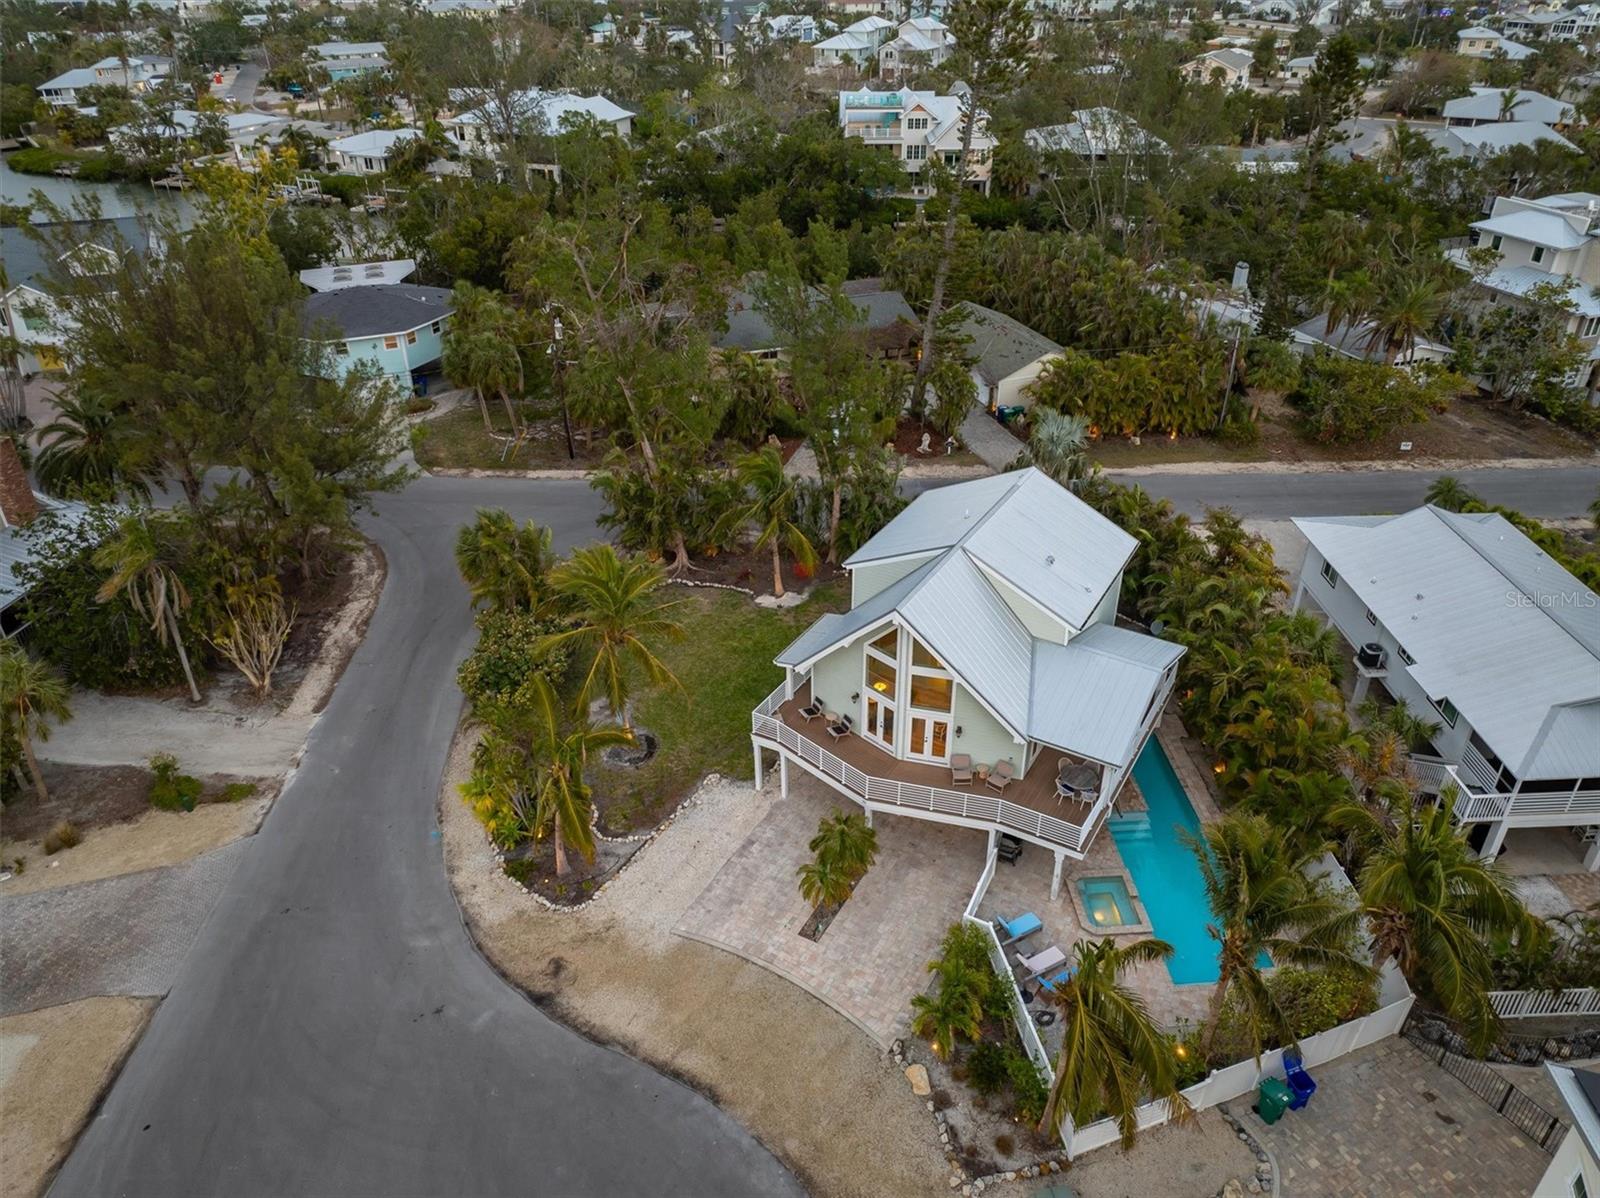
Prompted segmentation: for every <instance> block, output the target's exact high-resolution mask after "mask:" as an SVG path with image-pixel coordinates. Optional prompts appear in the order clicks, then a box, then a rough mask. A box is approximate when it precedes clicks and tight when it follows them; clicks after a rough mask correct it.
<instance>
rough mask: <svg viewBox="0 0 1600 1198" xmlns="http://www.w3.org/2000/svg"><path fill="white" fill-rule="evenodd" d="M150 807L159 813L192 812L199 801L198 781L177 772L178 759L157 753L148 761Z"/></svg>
mask: <svg viewBox="0 0 1600 1198" xmlns="http://www.w3.org/2000/svg"><path fill="white" fill-rule="evenodd" d="M150 773H151V775H152V777H151V779H150V806H152V807H155V808H157V809H158V810H161V811H193V810H194V805H195V804H196V803H197V802H199V801H200V791H201V789H202V788H201V785H200V779H198V778H195V777H192V776H191V775H189V774H180V773H179V772H178V759H177V758H176V757H174V756H173V755H172V754H171V753H157V754H156V755H155V756H154V757H152V758H151V759H150Z"/></svg>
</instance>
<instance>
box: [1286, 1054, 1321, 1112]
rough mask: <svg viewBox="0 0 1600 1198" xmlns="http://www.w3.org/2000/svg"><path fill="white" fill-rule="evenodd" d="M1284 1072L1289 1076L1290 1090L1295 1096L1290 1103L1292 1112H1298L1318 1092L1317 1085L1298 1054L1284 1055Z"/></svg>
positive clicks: (1287, 1078)
mask: <svg viewBox="0 0 1600 1198" xmlns="http://www.w3.org/2000/svg"><path fill="white" fill-rule="evenodd" d="M1283 1071H1284V1073H1285V1074H1286V1075H1287V1077H1286V1079H1285V1080H1287V1081H1288V1083H1289V1090H1290V1092H1291V1093H1292V1094H1293V1095H1294V1098H1293V1100H1292V1101H1291V1102H1290V1103H1289V1109H1290V1110H1291V1111H1298V1110H1299V1109H1300V1108H1301V1107H1303V1106H1305V1105H1306V1103H1308V1102H1310V1101H1311V1096H1312V1095H1313V1094H1315V1093H1316V1092H1317V1083H1316V1082H1315V1081H1313V1080H1312V1078H1311V1075H1310V1074H1309V1073H1307V1072H1306V1068H1305V1065H1304V1064H1302V1063H1301V1058H1300V1054H1299V1053H1298V1052H1285V1053H1284V1054H1283Z"/></svg>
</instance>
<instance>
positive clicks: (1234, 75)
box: [1178, 50, 1255, 91]
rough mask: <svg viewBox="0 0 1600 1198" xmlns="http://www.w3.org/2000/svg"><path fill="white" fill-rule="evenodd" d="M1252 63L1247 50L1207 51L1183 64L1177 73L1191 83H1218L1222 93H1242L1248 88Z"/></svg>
mask: <svg viewBox="0 0 1600 1198" xmlns="http://www.w3.org/2000/svg"><path fill="white" fill-rule="evenodd" d="M1254 62H1255V57H1254V55H1252V54H1251V53H1250V52H1249V51H1248V50H1207V51H1206V52H1205V53H1204V54H1202V55H1200V57H1199V58H1194V59H1190V60H1189V61H1188V62H1186V63H1184V64H1183V65H1182V66H1181V67H1179V68H1178V73H1179V74H1180V75H1182V76H1183V77H1184V78H1185V79H1187V80H1189V82H1191V83H1218V84H1221V85H1222V88H1223V90H1224V91H1243V90H1244V89H1245V88H1247V87H1249V86H1250V68H1251V66H1252V65H1253V64H1254Z"/></svg>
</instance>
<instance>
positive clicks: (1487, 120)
mask: <svg viewBox="0 0 1600 1198" xmlns="http://www.w3.org/2000/svg"><path fill="white" fill-rule="evenodd" d="M1575 115H1576V110H1575V109H1574V108H1573V107H1572V105H1571V104H1568V103H1566V102H1565V101H1564V100H1556V99H1552V98H1551V97H1550V96H1547V95H1545V94H1544V93H1543V92H1535V91H1528V90H1527V89H1526V88H1501V87H1474V88H1471V89H1470V91H1469V94H1467V95H1465V96H1457V97H1456V98H1455V99H1454V100H1446V101H1445V105H1444V123H1445V124H1446V125H1450V126H1452V127H1453V126H1457V125H1468V126H1470V125H1490V124H1494V123H1496V122H1499V121H1537V122H1538V123H1539V124H1541V125H1556V126H1560V125H1565V124H1568V123H1569V122H1571V121H1572V120H1573V118H1574V116H1575Z"/></svg>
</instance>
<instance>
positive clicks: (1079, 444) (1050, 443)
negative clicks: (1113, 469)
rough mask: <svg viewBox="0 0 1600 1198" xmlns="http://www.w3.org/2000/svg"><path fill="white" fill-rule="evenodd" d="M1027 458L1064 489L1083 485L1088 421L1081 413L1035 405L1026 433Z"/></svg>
mask: <svg viewBox="0 0 1600 1198" xmlns="http://www.w3.org/2000/svg"><path fill="white" fill-rule="evenodd" d="M1028 458H1029V460H1030V461H1032V462H1033V464H1034V465H1035V466H1037V467H1039V469H1040V470H1043V471H1044V472H1045V473H1046V474H1048V475H1049V476H1050V477H1051V478H1053V479H1055V480H1056V482H1058V483H1060V484H1061V485H1062V486H1063V487H1066V488H1067V490H1069V491H1073V492H1076V491H1078V490H1079V489H1080V488H1081V487H1082V486H1083V480H1084V479H1085V478H1087V477H1088V476H1089V474H1090V473H1091V471H1092V469H1093V467H1092V466H1091V464H1090V462H1089V422H1088V421H1087V420H1085V419H1084V418H1083V417H1082V416H1076V415H1072V414H1070V413H1067V412H1058V411H1056V410H1055V409H1054V408H1046V407H1043V406H1037V407H1035V408H1034V410H1033V428H1032V429H1031V430H1030V431H1029V433H1028Z"/></svg>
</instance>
